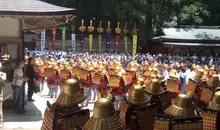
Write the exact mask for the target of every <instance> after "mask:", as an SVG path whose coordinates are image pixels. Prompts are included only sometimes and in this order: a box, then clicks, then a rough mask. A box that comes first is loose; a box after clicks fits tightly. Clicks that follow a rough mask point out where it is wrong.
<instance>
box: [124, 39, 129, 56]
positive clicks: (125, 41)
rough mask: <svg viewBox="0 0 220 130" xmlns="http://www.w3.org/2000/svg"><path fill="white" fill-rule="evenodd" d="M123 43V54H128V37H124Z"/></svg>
mask: <svg viewBox="0 0 220 130" xmlns="http://www.w3.org/2000/svg"><path fill="white" fill-rule="evenodd" d="M124 43H125V53H128V37H127V36H125V37H124Z"/></svg>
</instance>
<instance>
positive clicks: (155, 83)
mask: <svg viewBox="0 0 220 130" xmlns="http://www.w3.org/2000/svg"><path fill="white" fill-rule="evenodd" d="M146 91H147V92H148V93H150V94H152V96H159V95H160V94H162V93H163V92H164V90H163V88H162V87H161V85H160V81H159V80H158V79H152V80H151V82H150V86H149V87H147V88H146Z"/></svg>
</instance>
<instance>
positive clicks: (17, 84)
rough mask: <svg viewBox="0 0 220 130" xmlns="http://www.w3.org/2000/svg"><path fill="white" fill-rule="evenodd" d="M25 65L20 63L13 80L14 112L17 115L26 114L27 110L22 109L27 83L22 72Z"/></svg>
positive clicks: (22, 62)
mask: <svg viewBox="0 0 220 130" xmlns="http://www.w3.org/2000/svg"><path fill="white" fill-rule="evenodd" d="M24 65H25V62H24V61H21V62H19V65H18V66H17V67H16V68H15V69H14V74H13V80H12V84H11V85H12V89H13V102H14V111H15V112H16V113H25V110H23V108H22V91H23V82H24V81H26V79H25V78H24V73H23V70H22V68H23V67H24Z"/></svg>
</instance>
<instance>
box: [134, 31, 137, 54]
mask: <svg viewBox="0 0 220 130" xmlns="http://www.w3.org/2000/svg"><path fill="white" fill-rule="evenodd" d="M136 53H137V35H133V55H135V54H136Z"/></svg>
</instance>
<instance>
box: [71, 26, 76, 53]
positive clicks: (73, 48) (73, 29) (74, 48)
mask: <svg viewBox="0 0 220 130" xmlns="http://www.w3.org/2000/svg"><path fill="white" fill-rule="evenodd" d="M71 29H72V34H71V40H72V51H73V52H76V34H75V29H76V27H75V26H74V25H72V26H71Z"/></svg>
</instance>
